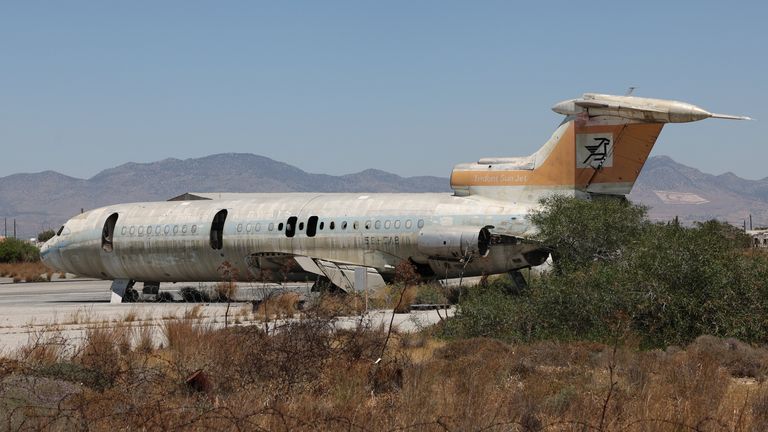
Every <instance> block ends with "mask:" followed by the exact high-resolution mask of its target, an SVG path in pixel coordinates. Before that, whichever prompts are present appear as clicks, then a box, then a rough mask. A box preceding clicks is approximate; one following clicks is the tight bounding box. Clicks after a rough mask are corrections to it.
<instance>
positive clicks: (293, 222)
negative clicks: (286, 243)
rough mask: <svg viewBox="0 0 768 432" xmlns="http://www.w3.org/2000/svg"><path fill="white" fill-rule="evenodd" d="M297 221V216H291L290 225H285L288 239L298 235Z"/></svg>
mask: <svg viewBox="0 0 768 432" xmlns="http://www.w3.org/2000/svg"><path fill="white" fill-rule="evenodd" d="M296 219H298V218H297V217H296V216H291V217H289V218H288V223H287V224H285V236H286V237H293V236H294V235H296ZM281 225H282V224H281ZM280 229H282V228H278V231H279V230H280Z"/></svg>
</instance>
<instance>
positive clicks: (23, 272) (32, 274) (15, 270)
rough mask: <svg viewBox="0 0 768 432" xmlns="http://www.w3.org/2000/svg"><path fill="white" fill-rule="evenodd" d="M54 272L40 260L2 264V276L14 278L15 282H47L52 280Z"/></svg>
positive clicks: (0, 267)
mask: <svg viewBox="0 0 768 432" xmlns="http://www.w3.org/2000/svg"><path fill="white" fill-rule="evenodd" d="M53 274H54V272H53V271H51V270H50V269H49V268H48V267H46V266H45V265H43V263H42V262H39V261H38V262H24V263H3V264H0V277H9V278H12V279H13V281H14V282H15V283H18V282H22V281H24V282H46V281H50V280H51V277H53Z"/></svg>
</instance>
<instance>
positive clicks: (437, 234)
mask: <svg viewBox="0 0 768 432" xmlns="http://www.w3.org/2000/svg"><path fill="white" fill-rule="evenodd" d="M490 245H491V232H490V231H488V227H483V228H480V229H477V228H474V227H467V226H450V227H428V228H424V229H423V230H421V232H420V233H419V240H418V243H417V248H418V250H419V252H421V253H423V254H424V255H427V256H428V257H430V258H433V259H450V260H461V259H467V258H478V257H485V256H487V255H488V252H489V250H490Z"/></svg>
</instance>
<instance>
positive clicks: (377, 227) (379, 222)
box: [374, 220, 381, 229]
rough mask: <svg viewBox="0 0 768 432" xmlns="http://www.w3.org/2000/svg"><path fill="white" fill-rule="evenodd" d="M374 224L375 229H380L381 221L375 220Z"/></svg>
mask: <svg viewBox="0 0 768 432" xmlns="http://www.w3.org/2000/svg"><path fill="white" fill-rule="evenodd" d="M374 226H375V227H376V229H381V221H380V220H377V221H376V225H374Z"/></svg>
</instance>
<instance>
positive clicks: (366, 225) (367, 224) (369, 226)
mask: <svg viewBox="0 0 768 432" xmlns="http://www.w3.org/2000/svg"><path fill="white" fill-rule="evenodd" d="M365 229H367V230H369V229H371V221H365Z"/></svg>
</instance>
